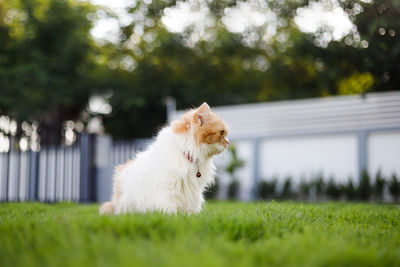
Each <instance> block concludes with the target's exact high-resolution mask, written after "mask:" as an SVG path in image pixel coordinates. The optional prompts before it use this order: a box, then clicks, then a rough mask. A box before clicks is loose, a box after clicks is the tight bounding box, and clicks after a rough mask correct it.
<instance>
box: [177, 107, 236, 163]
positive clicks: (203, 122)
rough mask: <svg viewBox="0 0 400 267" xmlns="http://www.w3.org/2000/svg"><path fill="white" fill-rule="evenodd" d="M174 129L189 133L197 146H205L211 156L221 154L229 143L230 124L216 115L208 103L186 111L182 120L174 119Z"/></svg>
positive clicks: (179, 132) (178, 131)
mask: <svg viewBox="0 0 400 267" xmlns="http://www.w3.org/2000/svg"><path fill="white" fill-rule="evenodd" d="M172 128H173V131H174V132H175V133H177V134H189V135H190V136H191V137H192V138H194V141H195V144H196V145H197V146H202V147H204V148H205V150H206V151H207V153H208V154H209V156H212V155H215V154H219V153H221V152H222V151H224V150H225V149H226V148H227V147H228V145H229V140H228V138H227V134H228V126H227V125H226V123H225V122H224V121H223V120H222V119H221V118H220V117H218V116H217V115H215V114H214V113H213V112H212V111H211V109H210V107H209V106H208V104H207V103H203V104H202V105H201V106H200V107H198V108H196V109H193V110H190V111H188V112H186V113H185V114H184V115H183V117H182V120H179V121H174V122H173V124H172Z"/></svg>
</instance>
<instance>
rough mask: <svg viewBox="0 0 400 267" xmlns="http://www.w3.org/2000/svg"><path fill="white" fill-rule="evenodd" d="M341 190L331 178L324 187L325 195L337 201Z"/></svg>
mask: <svg viewBox="0 0 400 267" xmlns="http://www.w3.org/2000/svg"><path fill="white" fill-rule="evenodd" d="M341 193H342V192H341V188H340V185H338V184H336V182H335V180H334V178H333V177H331V178H330V179H329V182H328V185H327V186H326V194H327V195H328V196H329V197H330V198H332V199H334V200H337V199H339V198H340V196H341Z"/></svg>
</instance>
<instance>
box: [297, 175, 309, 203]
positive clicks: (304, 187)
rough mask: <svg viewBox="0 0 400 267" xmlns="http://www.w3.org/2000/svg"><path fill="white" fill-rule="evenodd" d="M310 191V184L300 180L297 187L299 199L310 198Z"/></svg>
mask: <svg viewBox="0 0 400 267" xmlns="http://www.w3.org/2000/svg"><path fill="white" fill-rule="evenodd" d="M310 189H311V184H310V183H309V182H307V181H305V180H304V179H302V180H301V182H300V186H299V195H300V198H302V199H307V198H308V197H309V196H310Z"/></svg>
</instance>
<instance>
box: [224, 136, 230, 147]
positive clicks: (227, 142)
mask: <svg viewBox="0 0 400 267" xmlns="http://www.w3.org/2000/svg"><path fill="white" fill-rule="evenodd" d="M224 140H225V142H226V145H227V146H228V145H229V144H230V142H229V139H228V138H227V137H224Z"/></svg>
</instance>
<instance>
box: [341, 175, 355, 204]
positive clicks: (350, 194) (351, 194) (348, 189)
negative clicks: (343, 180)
mask: <svg viewBox="0 0 400 267" xmlns="http://www.w3.org/2000/svg"><path fill="white" fill-rule="evenodd" d="M344 190H345V195H346V197H347V199H348V200H354V199H355V198H356V196H357V190H356V188H355V187H354V184H353V179H352V178H351V177H349V181H348V182H347V185H346V186H345V189H344Z"/></svg>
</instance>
